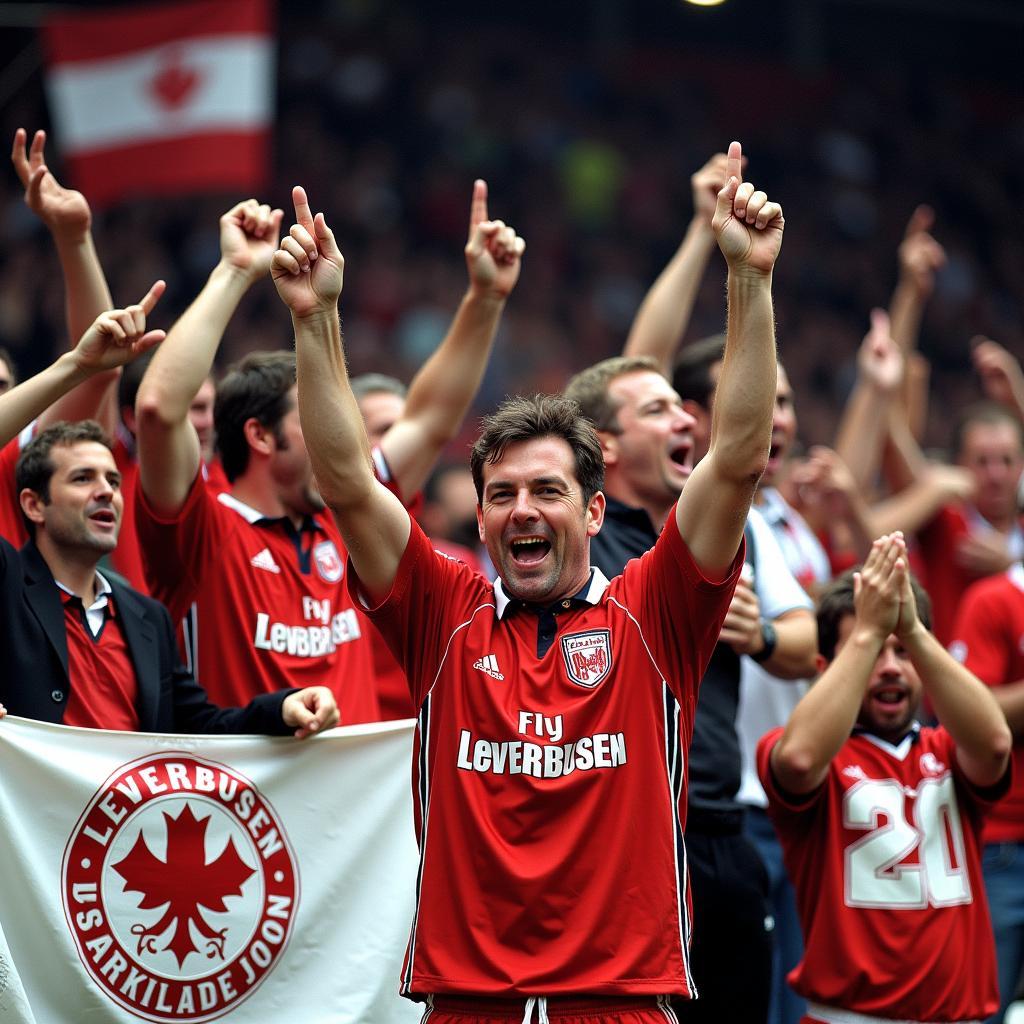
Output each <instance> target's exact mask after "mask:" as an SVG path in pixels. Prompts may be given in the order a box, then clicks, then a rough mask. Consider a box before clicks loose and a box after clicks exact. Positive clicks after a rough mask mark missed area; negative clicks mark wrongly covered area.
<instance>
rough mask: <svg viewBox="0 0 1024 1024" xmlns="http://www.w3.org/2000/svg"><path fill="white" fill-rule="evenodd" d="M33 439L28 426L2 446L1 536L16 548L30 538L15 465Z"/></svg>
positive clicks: (0, 468)
mask: <svg viewBox="0 0 1024 1024" xmlns="http://www.w3.org/2000/svg"><path fill="white" fill-rule="evenodd" d="M31 439H32V433H31V428H28V430H27V431H23V432H22V433H21V434H20V435H19V436H18V437H15V438H12V439H11V440H10V441H8V442H7V444H5V445H4V446H3V448H0V537H3V538H4V540H6V541H7V542H8V543H10V544H13V545H14V546H15V547H16V548H20V547H21V546H22V544H24V543H25V541H27V540H28V530H26V529H25V519H24V517H23V516H22V514H21V502H20V501H19V500H18V486H17V484H16V483H15V482H14V467H15V466H16V465H17V464H18V456H19V455H21V449H22V445H24V444H28V442H29V441H30V440H31Z"/></svg>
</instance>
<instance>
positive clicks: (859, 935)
mask: <svg viewBox="0 0 1024 1024" xmlns="http://www.w3.org/2000/svg"><path fill="white" fill-rule="evenodd" d="M929 612H930V609H929V606H928V598H927V595H926V594H925V593H924V591H923V590H922V589H921V588H920V587H919V586H918V585H917V583H916V581H913V580H912V579H911V576H910V571H909V569H908V566H907V549H906V544H905V543H904V540H903V535H902V534H901V533H898V532H897V533H894V534H885V535H883V536H882V537H880V538H879V539H878V540H876V541H875V542H874V544H873V545H872V548H871V551H870V553H869V554H868V557H867V560H866V561H865V563H864V565H863V567H862V568H861V570H860V571H859V572H856V573H855V572H849V573H846V574H844V575H843V576H841V577H839V579H837V580H836V581H834V582H833V583H832V584H830V585H829V586H828V587H827V588H826V589H825V590H824V591H823V592H822V595H821V598H820V601H819V605H818V637H819V645H820V649H821V654H822V662H823V663H827V666H828V667H827V668H825V671H824V672H823V673H822V675H821V677H820V678H819V679H818V680H817V682H815V684H814V685H813V686H812V687H811V689H810V690H809V691H808V692H807V694H806V696H805V697H804V698H803V699H802V700H801V701H800V703H799V704H798V705H797V707H796V708H795V709H794V711H793V714H792V716H791V717H790V719H789V722H788V723H787V725H786V727H785V728H784V729H775V730H773V731H772V732H769V733H767V734H766V735H765V736H763V737H762V739H761V742H760V744H759V746H758V752H757V760H758V772H759V774H760V777H761V782H762V784H763V785H764V789H765V792H766V793H767V795H768V813H769V816H770V817H771V818H772V821H773V823H774V824H775V827H776V829H777V830H778V832H779V838H780V839H781V841H782V848H783V852H784V855H785V859H786V865H787V867H788V869H789V874H790V877H791V878H792V879H793V885H794V887H795V888H796V893H797V907H798V910H799V913H800V923H801V927H802V928H803V933H804V949H805V952H804V957H803V960H802V961H801V963H800V964H799V965H798V966H797V968H796V969H795V970H794V971H793V972H792V973H791V974H790V976H789V978H790V983H791V984H792V985H793V988H794V989H795V990H796V991H797V992H799V993H800V994H801V995H802V996H804V997H805V998H806V999H807V1001H808V1008H807V1014H806V1016H805V1017H804V1021H805V1024H871V1022H883V1021H890V1022H892V1021H950V1022H963V1024H966V1022H968V1021H979V1020H981V1019H982V1018H984V1017H986V1016H988V1014H990V1013H992V1012H993V1011H994V1010H995V1009H996V1008H997V1007H998V1005H999V999H998V994H997V987H996V961H995V952H994V947H993V939H992V926H991V924H990V921H989V913H988V904H987V901H986V899H985V889H984V886H983V883H982V876H981V833H982V825H983V820H984V817H985V813H986V811H987V810H988V809H989V808H990V807H991V805H992V804H993V803H994V802H995V801H996V800H998V799H1000V798H1001V797H1002V796H1004V795H1005V794H1006V792H1007V790H1008V788H1009V783H1010V770H1009V768H1010V750H1011V744H1012V740H1011V736H1010V730H1009V727H1008V726H1007V724H1006V719H1005V718H1004V717H1003V713H1002V711H1001V710H1000V709H999V705H998V704H997V703H996V701H995V698H994V697H993V696H992V694H991V692H990V691H989V689H988V687H986V686H985V685H984V683H982V682H981V681H980V680H979V679H978V678H977V677H976V676H974V675H972V674H971V673H970V672H968V671H967V669H966V668H964V667H963V666H962V665H960V664H958V663H957V662H956V661H955V660H954V659H953V657H952V656H951V655H950V654H949V653H948V652H947V651H946V650H945V649H944V648H943V647H942V645H941V644H940V643H939V641H938V640H937V639H936V638H935V636H934V635H933V634H932V633H931V631H930V629H929ZM922 693H927V695H928V698H929V700H930V701H931V705H932V707H933V708H934V710H935V714H936V716H937V718H938V720H939V722H940V723H941V724H940V725H939V726H938V727H937V728H931V727H922V726H921V725H920V724H919V723H918V721H917V719H916V716H917V710H918V707H919V705H920V702H921V696H922Z"/></svg>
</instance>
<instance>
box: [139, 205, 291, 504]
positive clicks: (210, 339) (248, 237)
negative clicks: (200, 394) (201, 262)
mask: <svg viewBox="0 0 1024 1024" xmlns="http://www.w3.org/2000/svg"><path fill="white" fill-rule="evenodd" d="M282 216H283V212H282V211H281V210H271V209H270V207H269V206H261V205H260V204H259V203H257V202H256V200H255V199H249V200H246V201H245V202H244V203H239V204H238V205H237V206H235V207H233V208H232V209H231V210H229V211H228V212H227V213H225V214H224V216H223V217H221V219H220V250H221V258H220V262H219V263H218V264H217V266H216V267H214V269H213V271H212V273H211V274H210V277H209V279H208V280H207V282H206V284H205V285H204V286H203V290H202V291H201V292H200V293H199V295H198V296H197V297H196V299H195V301H194V302H193V303H192V305H191V306H189V308H188V309H187V310H185V312H184V313H183V314H182V315H181V318H180V319H179V320H178V322H177V323H176V324H175V325H174V326H173V327H172V328H171V330H170V332H169V334H168V335H167V341H166V342H165V343H164V345H162V346H161V348H160V351H159V352H158V353H157V354H156V355H155V356H154V357H153V362H152V363H151V364H150V366H149V367H148V369H147V370H146V375H145V376H144V377H143V378H142V383H141V384H140V385H139V393H138V397H137V399H136V404H135V408H136V420H137V430H138V437H137V440H138V451H139V479H140V480H141V483H142V489H143V491H144V492H145V494H146V497H147V498H148V499H149V501H150V503H151V504H152V505H153V506H154V507H155V508H156V509H158V510H159V511H161V512H164V513H168V514H171V513H174V512H176V511H177V510H178V509H179V508H180V507H181V506H182V504H183V503H184V501H185V499H186V497H187V496H188V492H189V489H190V488H191V486H192V482H193V481H194V480H195V477H196V473H197V472H198V471H199V463H200V459H201V453H200V445H199V437H198V435H197V434H196V431H195V428H194V427H193V426H192V424H191V422H190V421H189V418H188V412H189V406H190V405H191V404H192V399H193V398H194V397H195V395H196V392H197V391H198V390H199V388H200V387H201V386H202V383H203V381H204V380H206V378H207V377H208V376H209V375H210V371H211V369H212V367H213V360H214V357H215V356H216V354H217V347H218V346H219V345H220V341H221V338H222V337H223V336H224V331H225V329H226V328H227V325H228V321H229V320H230V319H231V317H232V315H233V314H234V312H235V310H236V309H237V307H238V304H239V302H241V300H242V296H244V295H245V293H246V292H247V291H248V290H249V287H250V286H251V285H252V284H253V283H254V282H255V281H258V280H259V279H260V278H261V277H263V276H265V275H266V274H267V272H268V271H269V270H270V260H271V257H272V256H273V254H274V250H275V249H276V248H277V239H278V233H279V232H280V228H281V218H282Z"/></svg>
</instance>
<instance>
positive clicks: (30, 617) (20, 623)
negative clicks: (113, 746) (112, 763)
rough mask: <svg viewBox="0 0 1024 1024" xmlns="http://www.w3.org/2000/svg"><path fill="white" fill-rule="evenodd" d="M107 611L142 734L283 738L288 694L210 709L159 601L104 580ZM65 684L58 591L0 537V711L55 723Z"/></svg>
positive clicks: (26, 552)
mask: <svg viewBox="0 0 1024 1024" xmlns="http://www.w3.org/2000/svg"><path fill="white" fill-rule="evenodd" d="M110 586H111V588H112V589H113V598H114V607H115V609H116V614H117V617H118V622H119V624H120V626H121V630H122V632H123V634H124V639H125V643H126V645H127V647H128V652H129V654H130V656H131V660H132V664H133V665H134V666H135V676H136V679H137V681H138V688H139V689H138V694H139V695H138V707H137V710H138V715H139V729H140V731H142V732H189V733H226V732H231V733H268V734H270V735H275V736H285V735H289V734H290V732H291V729H290V728H289V727H288V726H286V725H285V724H284V722H283V720H282V718H281V704H282V703H283V701H284V698H285V697H286V696H288V694H289V693H291V692H293V691H291V690H282V691H280V692H279V693H268V694H262V695H260V696H259V697H257V698H256V699H255V700H253V701H251V702H250V703H249V705H248V706H247V707H244V708H218V707H217V706H216V705H214V704H211V703H210V702H209V701H208V700H207V698H206V691H205V690H204V689H203V688H202V686H200V685H199V683H197V682H196V680H195V679H193V678H192V674H191V673H190V672H189V671H188V669H186V668H185V666H184V665H182V664H181V661H180V659H179V658H178V650H177V646H176V645H175V642H174V629H173V627H172V625H171V617H170V615H169V614H168V612H167V609H166V608H165V607H164V606H163V605H162V604H160V602H159V601H155V600H153V598H151V597H146V596H144V595H143V594H140V593H139V592H138V591H137V590H133V589H132V588H131V587H129V586H127V585H125V584H123V583H121V582H119V581H118V580H117V579H114V578H110ZM70 692H71V681H70V679H69V678H68V641H67V634H66V632H65V625H64V606H63V602H62V601H61V596H60V590H59V588H58V587H57V584H56V583H55V582H54V579H53V575H52V574H51V572H50V569H49V567H48V566H47V564H46V562H45V561H44V560H43V556H42V555H41V554H40V553H39V549H38V548H37V547H36V546H35V544H34V543H33V542H32V541H31V540H30V541H29V542H28V543H27V544H26V545H25V546H24V547H23V548H22V549H21V550H20V551H18V550H17V549H15V548H14V547H13V546H12V545H11V544H9V543H8V542H7V541H6V540H3V539H2V538H0V704H3V705H4V706H5V707H6V708H7V711H8V713H9V714H12V715H20V716H22V717H23V718H33V719H37V720H38V721H41V722H53V723H55V724H60V723H61V722H62V721H63V719H64V710H65V708H66V707H67V703H68V696H69V694H70Z"/></svg>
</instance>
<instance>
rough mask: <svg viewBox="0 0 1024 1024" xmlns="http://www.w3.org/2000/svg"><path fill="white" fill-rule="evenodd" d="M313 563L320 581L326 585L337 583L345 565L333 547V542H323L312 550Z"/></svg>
mask: <svg viewBox="0 0 1024 1024" xmlns="http://www.w3.org/2000/svg"><path fill="white" fill-rule="evenodd" d="M313 561H314V562H316V571H317V572H318V573H320V576H321V578H322V579H324V580H326V581H327V582H328V583H337V582H338V580H340V579H341V574H342V572H343V571H344V569H345V565H344V563H343V562H342V560H341V555H339V554H338V549H337V548H336V547H335V546H334V541H332V540H323V541H321V542H320V543H319V544H317V545H316V547H314V548H313Z"/></svg>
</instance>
